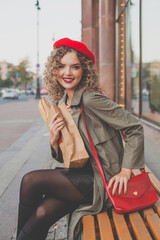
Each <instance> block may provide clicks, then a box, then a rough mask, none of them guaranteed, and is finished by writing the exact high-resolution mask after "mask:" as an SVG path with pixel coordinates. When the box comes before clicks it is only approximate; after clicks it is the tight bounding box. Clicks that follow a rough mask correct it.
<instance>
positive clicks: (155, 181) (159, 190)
mask: <svg viewBox="0 0 160 240" xmlns="http://www.w3.org/2000/svg"><path fill="white" fill-rule="evenodd" d="M145 170H146V172H150V174H149V177H150V180H151V182H152V184H153V186H154V188H155V190H156V192H157V193H158V195H160V181H159V180H158V179H157V178H156V176H155V175H154V174H153V173H152V172H151V170H150V169H149V168H148V167H147V166H145Z"/></svg>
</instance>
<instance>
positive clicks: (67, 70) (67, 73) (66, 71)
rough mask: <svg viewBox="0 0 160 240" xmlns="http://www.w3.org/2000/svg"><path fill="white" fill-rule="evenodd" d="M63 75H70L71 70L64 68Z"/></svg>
mask: <svg viewBox="0 0 160 240" xmlns="http://www.w3.org/2000/svg"><path fill="white" fill-rule="evenodd" d="M65 74H66V75H70V74H71V70H70V68H69V67H66V69H65Z"/></svg>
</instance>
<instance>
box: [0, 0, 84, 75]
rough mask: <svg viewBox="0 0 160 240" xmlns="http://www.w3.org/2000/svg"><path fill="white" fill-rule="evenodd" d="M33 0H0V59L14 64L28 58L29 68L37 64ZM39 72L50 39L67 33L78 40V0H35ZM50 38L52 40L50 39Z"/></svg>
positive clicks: (51, 40) (47, 52)
mask: <svg viewBox="0 0 160 240" xmlns="http://www.w3.org/2000/svg"><path fill="white" fill-rule="evenodd" d="M36 2H37V1H36V0H0V61H7V62H9V63H12V64H15V65H18V64H19V62H20V61H21V60H23V59H25V58H28V60H29V62H30V69H29V70H31V71H33V72H36V64H37V8H36V6H35V4H36ZM39 6H40V8H41V10H39V59H40V61H39V63H40V72H41V73H42V72H43V70H44V65H45V62H46V61H47V57H48V56H49V55H50V52H51V51H52V49H53V43H54V41H56V40H58V39H60V38H63V37H69V38H71V39H74V40H79V41H80V40H81V0H39ZM53 39H54V41H53Z"/></svg>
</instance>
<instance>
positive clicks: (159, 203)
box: [153, 198, 160, 217]
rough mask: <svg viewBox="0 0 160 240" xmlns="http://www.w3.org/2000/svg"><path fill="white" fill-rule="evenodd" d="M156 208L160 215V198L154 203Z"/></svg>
mask: <svg viewBox="0 0 160 240" xmlns="http://www.w3.org/2000/svg"><path fill="white" fill-rule="evenodd" d="M153 207H154V210H155V211H156V212H157V214H158V216H159V217H160V198H159V199H158V201H157V202H156V203H155V204H154V206H153Z"/></svg>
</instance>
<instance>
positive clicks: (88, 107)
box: [17, 38, 144, 240]
mask: <svg viewBox="0 0 160 240" xmlns="http://www.w3.org/2000/svg"><path fill="white" fill-rule="evenodd" d="M94 63H95V57H94V54H93V53H92V52H91V51H90V50H89V49H88V48H87V46H86V45H85V44H84V43H82V42H78V41H73V40H71V39H68V38H64V39H60V40H58V41H57V42H55V43H54V51H53V52H51V55H50V57H49V58H48V62H47V64H46V70H45V73H44V76H45V77H44V83H45V87H46V89H47V90H48V92H49V95H50V98H51V100H52V101H54V102H57V104H61V103H62V102H65V103H66V105H67V107H68V109H69V111H70V113H71V115H72V117H73V119H74V121H75V123H76V125H77V127H78V129H79V132H80V134H81V137H82V139H83V141H84V144H85V147H86V149H87V151H88V153H89V156H90V157H89V160H88V162H87V163H86V165H85V166H84V167H83V168H82V169H65V168H59V169H58V168H57V169H51V170H37V171H33V172H30V173H28V174H26V175H25V176H24V177H23V179H22V183H21V190H20V204H19V218H18V230H17V237H18V238H17V239H18V240H22V239H25V240H28V239H32V240H41V239H45V238H46V236H47V233H48V230H49V227H50V226H52V224H54V223H55V222H56V221H57V220H58V219H60V218H61V217H63V216H65V215H66V214H68V213H70V218H69V219H68V238H67V239H68V240H75V239H76V240H78V239H82V236H81V233H82V232H81V231H80V230H81V227H82V224H81V218H82V216H83V215H87V214H96V213H98V212H100V211H101V210H102V209H104V208H109V207H110V206H111V202H110V200H109V199H108V196H107V194H106V191H105V189H104V187H103V182H102V180H101V177H100V175H99V172H98V168H97V166H96V163H95V161H94V158H93V156H92V151H91V148H90V145H89V142H88V138H87V133H86V130H85V127H84V122H83V119H82V115H81V110H80V103H82V106H83V110H84V113H85V120H86V124H87V127H88V130H89V132H90V135H91V137H92V140H93V142H94V145H95V147H96V150H97V153H98V155H99V158H100V161H101V164H102V166H103V170H104V173H105V177H106V181H109V187H111V186H112V184H113V192H112V194H114V192H115V191H116V189H118V192H119V194H121V192H122V189H123V191H124V192H126V191H127V182H128V180H129V179H130V177H131V169H134V168H143V167H144V138H143V128H142V126H141V124H140V123H139V121H138V120H137V119H136V118H135V117H134V116H133V115H132V114H130V113H129V112H127V111H125V110H124V109H123V108H121V107H120V106H118V105H117V104H116V103H114V102H112V101H111V100H110V99H109V98H107V97H106V96H104V95H103V94H102V93H101V92H100V87H99V81H98V77H97V74H96V73H95V69H94ZM87 88H88V89H87ZM86 89H87V90H86ZM84 90H85V91H84ZM57 116H58V114H55V115H54V116H53V119H52V120H51V122H50V143H51V152H52V156H53V158H54V159H56V160H58V161H60V162H63V157H62V153H61V151H60V148H59V146H58V140H59V137H60V131H61V129H62V128H63V127H64V124H65V122H64V119H57ZM120 132H123V134H125V136H126V139H125V149H124V148H123V143H122V138H121V134H120Z"/></svg>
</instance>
